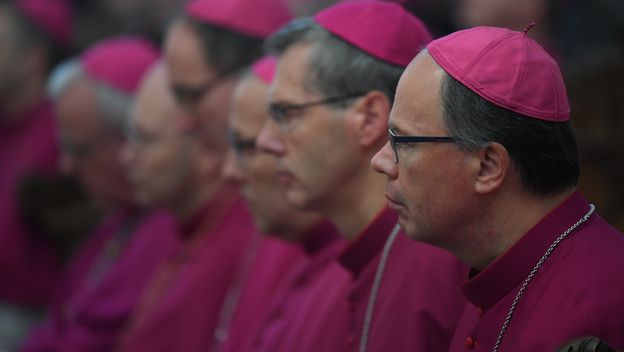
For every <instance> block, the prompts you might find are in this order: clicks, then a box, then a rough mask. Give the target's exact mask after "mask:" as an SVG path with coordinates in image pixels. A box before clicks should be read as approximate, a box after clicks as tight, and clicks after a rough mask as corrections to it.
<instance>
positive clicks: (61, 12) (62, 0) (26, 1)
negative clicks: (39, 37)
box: [15, 0, 72, 46]
mask: <svg viewBox="0 0 624 352" xmlns="http://www.w3.org/2000/svg"><path fill="white" fill-rule="evenodd" d="M15 5H16V6H17V8H18V9H19V10H20V11H21V12H22V13H23V14H24V16H26V17H27V18H28V19H29V20H30V21H32V23H33V24H34V25H36V26H37V27H39V28H40V29H41V30H42V31H43V32H44V33H46V34H47V35H49V36H50V38H52V39H53V40H54V41H56V42H58V43H59V44H61V45H64V46H67V45H69V43H70V41H71V35H72V11H71V8H70V6H69V4H68V3H67V1H66V0H17V1H16V3H15Z"/></svg>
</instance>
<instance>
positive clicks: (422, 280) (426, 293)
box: [338, 208, 468, 352]
mask: <svg viewBox="0 0 624 352" xmlns="http://www.w3.org/2000/svg"><path fill="white" fill-rule="evenodd" d="M397 218H398V217H397V214H396V213H395V212H394V211H393V210H391V209H389V208H385V209H384V210H383V211H382V212H381V213H380V214H379V215H378V216H377V218H376V219H375V220H373V221H372V222H371V223H370V224H369V226H368V228H367V229H366V230H364V231H363V232H362V233H361V234H360V235H359V236H358V237H357V238H356V239H355V240H354V241H353V242H352V243H351V244H350V246H349V247H348V248H347V249H346V250H345V251H344V252H343V253H342V254H341V255H340V257H339V258H338V260H339V262H340V263H341V264H342V265H343V266H344V267H345V268H346V269H347V270H348V271H349V272H350V273H351V275H352V283H351V292H350V294H349V301H350V312H351V320H352V325H351V329H350V333H349V335H348V337H346V338H347V339H348V342H349V343H350V351H357V350H358V346H359V343H360V337H361V331H362V327H363V322H364V315H365V312H366V306H367V304H368V301H369V297H370V292H371V287H372V285H373V280H374V276H375V273H376V271H377V266H378V264H379V261H380V257H381V251H382V248H383V246H384V244H385V242H386V239H387V238H388V236H389V235H390V232H391V231H392V229H393V227H394V225H395V224H396V222H397ZM467 273H468V268H467V267H466V266H465V265H464V264H462V263H460V262H459V261H458V260H456V259H455V258H454V257H453V256H451V255H450V254H448V253H447V252H445V251H443V250H441V249H438V248H436V247H433V246H430V245H427V244H423V243H419V242H415V241H412V240H410V239H409V238H408V237H407V236H406V235H405V234H404V233H403V232H402V231H400V232H399V234H398V236H397V238H396V240H395V242H394V244H393V246H392V249H391V251H390V255H389V256H388V261H387V263H386V268H385V271H384V274H383V277H382V280H381V285H380V288H379V292H378V294H377V299H376V304H375V310H374V313H373V320H372V324H371V326H370V332H369V337H368V343H367V346H368V348H367V351H392V352H402V351H405V352H407V351H447V350H448V347H449V346H450V342H451V338H452V336H453V333H454V331H455V328H456V327H457V324H458V322H459V318H460V316H461V313H462V310H463V307H464V305H465V302H466V301H465V299H464V298H463V297H462V295H461V291H460V288H461V284H462V282H463V281H464V280H465V277H466V275H467Z"/></svg>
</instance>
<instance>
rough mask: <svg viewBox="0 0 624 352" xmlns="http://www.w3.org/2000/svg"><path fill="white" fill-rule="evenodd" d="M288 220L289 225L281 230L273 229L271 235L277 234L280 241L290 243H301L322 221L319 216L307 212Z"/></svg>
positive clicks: (283, 226)
mask: <svg viewBox="0 0 624 352" xmlns="http://www.w3.org/2000/svg"><path fill="white" fill-rule="evenodd" d="M288 219H289V221H288V222H287V223H285V224H283V225H282V226H281V227H279V228H274V229H271V230H270V231H269V233H273V234H276V235H277V236H278V237H279V238H280V239H282V240H285V241H288V242H299V241H301V240H303V238H304V237H305V236H307V235H308V234H309V233H310V231H311V230H312V229H313V228H314V226H315V225H316V224H318V223H319V221H321V217H320V216H319V215H318V214H316V213H312V212H307V211H306V212H302V211H299V213H296V214H292V215H291V216H289V217H288Z"/></svg>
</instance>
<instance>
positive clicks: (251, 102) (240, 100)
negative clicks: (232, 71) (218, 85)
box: [230, 75, 269, 135]
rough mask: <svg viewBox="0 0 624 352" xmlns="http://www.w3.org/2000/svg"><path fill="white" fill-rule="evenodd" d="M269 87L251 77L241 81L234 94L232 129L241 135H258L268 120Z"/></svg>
mask: <svg viewBox="0 0 624 352" xmlns="http://www.w3.org/2000/svg"><path fill="white" fill-rule="evenodd" d="M268 89H269V87H268V86H267V84H266V83H264V82H262V81H261V80H259V79H258V78H257V77H255V76H253V75H250V76H247V77H245V78H243V79H241V80H240V81H239V82H238V83H237V85H236V90H235V92H234V97H233V101H232V103H233V104H232V112H231V114H230V127H231V128H232V129H234V130H236V131H238V132H239V133H244V134H246V135H257V134H259V133H260V130H261V129H262V126H263V125H264V122H265V121H266V120H267V119H268V113H267V94H268Z"/></svg>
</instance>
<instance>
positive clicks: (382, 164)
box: [371, 142, 399, 179]
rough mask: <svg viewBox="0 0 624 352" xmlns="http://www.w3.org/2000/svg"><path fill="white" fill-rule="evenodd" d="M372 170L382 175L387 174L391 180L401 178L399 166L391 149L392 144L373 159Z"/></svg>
mask: <svg viewBox="0 0 624 352" xmlns="http://www.w3.org/2000/svg"><path fill="white" fill-rule="evenodd" d="M371 168H372V169H373V170H375V171H376V172H379V173H381V174H386V176H388V177H389V178H391V179H396V178H397V177H398V176H399V172H398V170H399V169H398V165H397V164H396V163H395V162H394V152H393V151H392V148H391V147H390V142H386V144H384V146H383V147H382V148H381V149H380V150H379V151H378V152H377V154H375V156H373V158H372V159H371Z"/></svg>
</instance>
